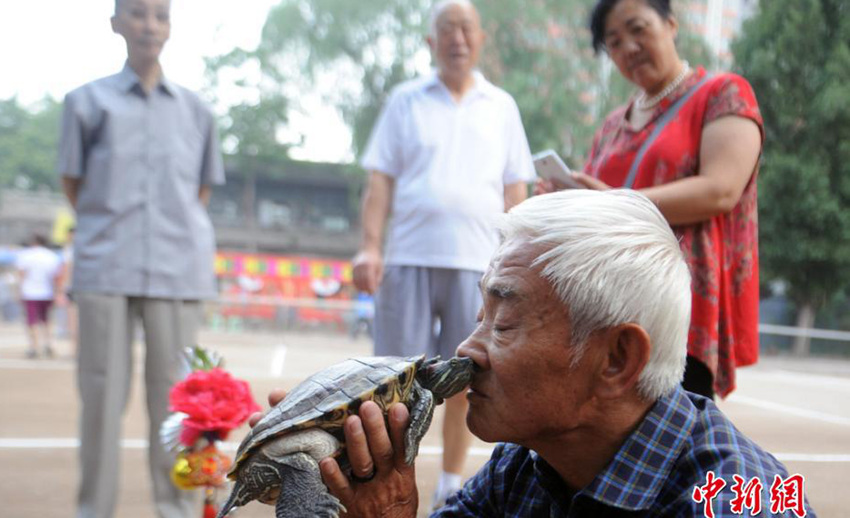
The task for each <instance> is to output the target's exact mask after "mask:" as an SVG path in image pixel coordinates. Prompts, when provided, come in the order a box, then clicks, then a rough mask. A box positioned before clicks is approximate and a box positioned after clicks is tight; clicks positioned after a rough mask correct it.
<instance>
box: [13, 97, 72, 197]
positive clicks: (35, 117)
mask: <svg viewBox="0 0 850 518" xmlns="http://www.w3.org/2000/svg"><path fill="white" fill-rule="evenodd" d="M61 117H62V106H61V104H60V103H58V102H56V101H54V100H53V99H50V98H45V99H44V100H43V101H41V102H40V103H38V105H37V106H35V107H34V108H33V111H29V110H27V109H26V108H24V107H23V106H21V104H20V103H19V102H18V100H17V98H15V97H13V98H11V99H7V100H0V188H9V187H15V188H18V189H29V190H40V189H51V190H55V189H57V188H58V186H59V178H58V175H57V174H56V146H57V145H58V140H59V124H60V120H61Z"/></svg>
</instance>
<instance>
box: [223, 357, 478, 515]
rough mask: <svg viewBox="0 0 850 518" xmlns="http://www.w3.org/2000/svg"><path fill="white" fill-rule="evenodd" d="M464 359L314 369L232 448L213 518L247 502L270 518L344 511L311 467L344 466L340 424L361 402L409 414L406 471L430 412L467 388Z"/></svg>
mask: <svg viewBox="0 0 850 518" xmlns="http://www.w3.org/2000/svg"><path fill="white" fill-rule="evenodd" d="M474 365H475V364H474V362H473V361H472V359H470V358H460V357H454V358H450V359H448V360H445V361H443V360H440V357H439V356H437V357H434V358H431V359H428V360H426V359H425V356H424V355H421V356H412V357H407V358H404V357H398V356H372V357H366V358H352V359H348V360H346V361H343V362H341V363H338V364H336V365H332V366H330V367H328V368H326V369H324V370H321V371H319V372H317V373H315V374H313V375H312V376H310V377H309V378H307V379H306V380H304V381H303V382H301V383H300V384H298V385H297V386H296V387H295V388H294V389H292V391H291V392H289V394H288V395H287V396H286V398H284V399H283V401H281V402H280V403H278V404H277V405H276V406H275V407H274V408H272V409H271V410H270V411H269V413H268V414H266V415H265V416H264V417H263V418H262V419H261V420H260V421H259V422H258V423H257V424H256V425H255V426H254V427H253V429H252V430H251V431H250V432H249V433H248V435H247V436H246V437H245V438H244V439H243V440H242V443H241V444H240V445H239V449H238V450H237V452H236V457H235V461H234V463H233V467H232V468H231V470H230V472H229V473H228V478H229V479H231V480H233V481H234V484H233V488H232V490H231V493H230V495H229V497H228V499H227V500H226V501H225V503H224V505H222V507H221V511H220V512H219V513H218V518H223V517H224V516H225V515H227V514H228V513H229V512H230V511H231V510H232V509H234V508H235V507H241V506H243V505H245V504H247V503H248V502H250V501H251V500H259V501H261V502H264V503H269V504H271V503H275V516H276V518H296V517H304V516H311V517H317V518H336V517H337V516H339V513H340V512H343V511H345V508H344V507H343V506H342V504H341V503H340V502H339V500H338V499H337V498H336V497H334V496H333V495H331V494H330V493H329V492H328V489H327V487H325V485H324V484H323V482H322V478H321V475H320V473H319V461H320V460H322V459H324V458H326V457H329V456H339V457H340V463H341V465H343V466H347V459H346V458H345V448H344V447H345V444H344V441H345V436H344V433H343V422H344V421H345V419H346V418H347V417H348V416H350V415H352V414H357V412H358V409H359V408H360V405H362V404H363V402H364V401H374V402H375V403H377V404H378V406H379V407H380V408H381V409H382V410H383V412H384V414H385V415H386V413H387V410H388V409H389V407H390V406H391V405H392V404H393V403H396V402H403V403H404V404H405V405H407V407H408V409H409V410H410V426H409V427H408V429H407V430H406V431H405V435H404V459H405V462H407V463H408V464H413V460H414V459H415V458H416V454H417V453H418V451H419V442H420V441H421V440H422V437H423V436H424V435H425V432H426V431H427V430H428V427H429V426H430V424H431V418H432V416H433V414H434V407H435V405H438V404H440V403H442V402H443V400H444V399H446V398H449V397H451V396H453V395H455V394H457V393H459V392H460V391H461V390H463V389H465V388H466V387H467V386H468V385H469V384H470V383H472V378H473V373H474V370H475V367H474Z"/></svg>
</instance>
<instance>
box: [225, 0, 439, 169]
mask: <svg viewBox="0 0 850 518" xmlns="http://www.w3.org/2000/svg"><path fill="white" fill-rule="evenodd" d="M429 5H430V2H428V1H426V0H381V1H378V0H363V1H359V2H351V1H350V0H282V1H281V3H280V4H279V5H278V6H276V7H274V8H273V9H272V10H271V11H270V13H269V15H268V18H267V20H266V24H265V27H264V28H263V35H262V40H261V43H260V45H259V47H258V48H257V49H256V51H254V52H244V51H236V52H234V53H231V54H229V55H227V56H223V57H222V58H219V59H218V60H212V61H211V62H210V66H211V69H212V75H213V76H215V75H217V74H219V73H220V72H221V71H223V70H225V69H227V68H239V67H243V66H246V65H247V64H256V65H258V68H259V70H260V72H261V75H262V80H261V81H260V82H259V83H258V84H257V86H258V88H259V89H260V90H261V92H262V96H263V99H265V100H266V102H267V103H274V106H276V107H278V108H281V109H282V110H283V111H284V113H283V114H282V116H280V117H279V118H278V120H277V126H278V127H283V126H285V125H286V122H287V117H286V113H285V112H286V110H287V109H292V110H299V109H301V106H300V105H299V102H298V101H299V97H300V95H301V93H302V92H319V93H320V94H322V96H323V99H324V101H326V102H328V103H329V104H331V105H333V106H335V107H337V109H339V111H340V113H341V114H342V117H343V119H344V120H345V121H346V123H347V124H348V125H349V126H350V127H351V129H352V131H353V134H354V146H355V148H356V150H360V149H362V148H363V147H364V146H365V143H366V139H367V138H368V135H369V131H370V129H371V127H372V125H373V124H374V122H375V119H376V118H377V116H378V113H379V110H380V107H381V106H382V105H383V102H384V99H385V97H386V95H387V94H388V93H389V91H390V89H391V88H392V87H393V86H394V85H396V84H397V83H399V82H401V81H404V80H406V79H409V78H411V77H413V76H414V75H415V70H414V66H413V61H412V60H413V56H414V55H415V54H416V53H417V52H419V51H421V50H422V48H423V45H424V35H425V33H426V32H427V31H426V28H425V26H426V24H427V20H426V16H425V13H426V11H427V8H428V6H429ZM238 117H239V114H237V113H231V119H234V120H236V119H237V118H238ZM266 122H269V123H270V122H272V117H269V118H268V119H267V120H266ZM267 131H268V130H267ZM225 132H226V133H227V134H229V135H233V136H234V137H235V138H237V140H238V139H245V138H247V136H246V135H244V134H243V133H242V130H241V128H239V127H238V126H236V125H229V126H228V127H226V128H225ZM249 140H250V139H249ZM255 142H256V141H255ZM262 144H263V145H261V146H259V147H260V149H262V148H263V147H265V146H268V144H269V142H264V143H262ZM237 151H238V152H240V153H241V152H243V151H244V150H243V148H242V147H241V145H238V146H237ZM258 153H259V154H262V153H263V151H261V150H260V151H258Z"/></svg>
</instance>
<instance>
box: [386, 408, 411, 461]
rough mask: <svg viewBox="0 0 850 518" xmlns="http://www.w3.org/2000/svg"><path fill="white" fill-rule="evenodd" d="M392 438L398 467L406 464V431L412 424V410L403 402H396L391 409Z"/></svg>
mask: <svg viewBox="0 0 850 518" xmlns="http://www.w3.org/2000/svg"><path fill="white" fill-rule="evenodd" d="M389 421H390V439H391V441H392V447H393V451H394V459H395V465H396V468H399V467H401V466H406V465H407V463H406V462H405V461H404V455H405V451H404V432H405V431H407V427H408V425H409V424H410V412H409V411H408V410H407V407H406V406H405V405H404V404H403V403H396V404H394V405H393V406H391V407H390V409H389Z"/></svg>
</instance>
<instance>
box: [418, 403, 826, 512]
mask: <svg viewBox="0 0 850 518" xmlns="http://www.w3.org/2000/svg"><path fill="white" fill-rule="evenodd" d="M709 471H713V472H714V475H715V476H716V477H717V478H718V479H722V480H723V481H724V482H725V483H726V484H725V487H723V488H722V490H720V491H719V492H718V493H717V495H716V498H714V499H713V502H712V509H713V511H714V515H715V516H717V517H730V516H736V517H737V516H741V513H737V514H736V513H733V511H732V503H733V499H735V496H736V495H735V492H734V491H733V489H732V487H733V485H734V484H735V480H733V475H739V476H741V477H743V479H744V483H746V482H747V481H749V480H751V479H752V478H754V477H759V480H760V481H761V484H762V487H761V492H760V495H761V509H762V511H764V514H763V515H762V516H767V517H770V516H789V517H790V516H796V514H795V513H794V512H792V510H790V509H787V507H786V509H787V510H786V511H785V512H784V513H783V512H778V513H770V510H771V491H770V487H771V485H772V484H773V483H774V476H776V475H779V476H781V477H782V479H783V480H785V479H786V478H787V477H788V472H787V470H786V469H785V466H783V465H782V464H781V463H780V462H779V461H778V460H776V459H775V458H774V457H773V456H772V455H771V454H769V453H767V452H766V451H764V450H762V449H761V448H760V447H759V446H758V445H756V444H755V443H754V442H753V441H751V440H750V439H748V438H747V437H745V436H744V435H743V434H742V433H741V432H739V431H738V430H737V429H736V428H735V427H734V426H733V425H732V423H731V422H730V421H729V420H728V419H727V418H726V416H725V415H723V413H722V412H721V411H720V410H719V409H718V408H717V407H716V406H715V405H714V402H712V401H710V400H708V399H706V398H703V397H701V396H697V395H695V394H691V393H687V392H685V391H684V390H682V389H681V388H677V389H676V390H675V391H674V392H673V393H672V394H671V395H669V396H666V397H663V398H661V399H659V400H658V402H657V403H656V404H655V405H654V406H653V407H652V409H651V410H650V411H649V413H648V414H647V415H646V417H645V418H644V419H643V421H642V422H641V423H640V425H638V427H637V429H636V430H635V431H634V432H633V433H632V435H631V436H629V438H628V439H627V440H626V442H625V443H624V444H623V446H622V447H621V448H620V450H619V451H618V452H617V455H616V456H615V457H614V459H613V460H612V461H611V463H610V464H609V465H608V466H607V467H606V468H605V470H604V471H602V472H601V473H600V474H599V475H597V477H596V478H595V479H594V480H593V482H591V483H590V484H589V485H588V486H587V487H585V488H583V489H582V490H581V491H578V492H573V491H571V490H570V489H569V488H567V486H566V485H565V484H564V482H563V481H562V480H561V478H560V477H559V476H558V474H557V473H556V472H555V470H554V469H553V468H552V467H551V466H550V465H549V464H547V463H546V461H544V460H543V459H542V458H541V457H540V456H539V455H537V453H536V452H534V451H531V450H528V449H527V448H524V447H521V446H518V445H515V444H499V445H498V446H496V448H495V449H494V450H493V455H492V457H491V458H490V460H489V461H488V462H487V464H486V465H485V466H484V467H483V468H482V469H481V470H480V471H479V472H478V473H477V474H476V475H475V476H474V477H473V478H472V479H470V480H469V481H468V482H467V483H466V485H465V486H464V487H463V489H461V490H460V491H459V492H458V493H457V494H456V495H455V496H453V497H452V498H450V499H449V501H448V503H447V505H446V506H445V507H443V508H442V509H440V510H438V511H437V512H435V513H434V514H433V515H432V518H435V517H466V516H469V517H475V518H483V517H497V516H498V517H535V518H536V517H541V518H542V517H551V518H554V517H594V518H596V517H620V516H624V517H625V516H629V517H637V516H653V517H658V516H663V517H666V516H671V517H673V516H675V517H691V516H704V514H703V513H704V511H705V501H704V500H703V502H701V503H700V502H696V501H695V500H694V491H695V488H701V487H706V486H707V478H706V477H707V474H708V472H709ZM800 496H802V495H800ZM792 503H793V500H786V501H785V504H786V505H790V504H792ZM750 505H752V504H750ZM803 505H804V507H805V510H806V513H807V516H810V517H814V516H815V513H814V512H813V511H812V510H811V508H810V507H809V505H808V502H806V501H805V499H804V502H803ZM751 510H752V507H745V508H744V513H745V515H750V514H751V513H750V511H751Z"/></svg>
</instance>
